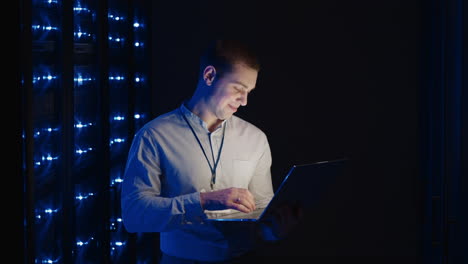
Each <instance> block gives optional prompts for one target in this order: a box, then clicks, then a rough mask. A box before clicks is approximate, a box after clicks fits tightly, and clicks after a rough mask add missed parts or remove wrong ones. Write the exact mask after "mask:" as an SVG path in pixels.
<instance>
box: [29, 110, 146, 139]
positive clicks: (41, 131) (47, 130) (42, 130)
mask: <svg viewBox="0 0 468 264" xmlns="http://www.w3.org/2000/svg"><path fill="white" fill-rule="evenodd" d="M143 117H144V114H134V115H133V118H134V119H137V120H138V119H141V118H143ZM111 120H113V121H124V120H125V116H122V115H115V116H113V117H112V118H111ZM93 125H94V124H93V123H91V122H88V123H82V122H77V123H75V125H74V127H75V128H77V129H83V128H89V127H91V126H93ZM59 131H60V128H57V127H50V126H47V127H44V128H36V129H35V131H34V137H35V138H37V137H40V136H42V135H50V134H52V133H55V132H59ZM23 138H24V135H23Z"/></svg>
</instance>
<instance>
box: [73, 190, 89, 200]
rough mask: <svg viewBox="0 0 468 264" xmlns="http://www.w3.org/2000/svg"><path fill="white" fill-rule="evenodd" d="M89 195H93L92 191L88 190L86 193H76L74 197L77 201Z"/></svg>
mask: <svg viewBox="0 0 468 264" xmlns="http://www.w3.org/2000/svg"><path fill="white" fill-rule="evenodd" d="M91 196H94V193H92V192H90V193H87V194H78V195H76V196H75V199H76V200H79V201H82V200H86V199H88V198H89V197H91Z"/></svg>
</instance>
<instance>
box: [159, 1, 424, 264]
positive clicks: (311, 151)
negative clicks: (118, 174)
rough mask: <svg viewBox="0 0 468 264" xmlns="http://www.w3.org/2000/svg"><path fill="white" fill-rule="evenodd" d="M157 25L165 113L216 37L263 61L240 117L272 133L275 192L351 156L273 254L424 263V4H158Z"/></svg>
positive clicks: (190, 82) (185, 92) (186, 92)
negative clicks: (242, 43)
mask: <svg viewBox="0 0 468 264" xmlns="http://www.w3.org/2000/svg"><path fill="white" fill-rule="evenodd" d="M152 26H153V29H154V31H153V48H154V49H153V65H152V67H153V72H154V76H153V79H154V82H153V85H154V98H153V99H154V101H155V107H154V109H153V113H154V115H158V114H161V113H164V112H166V111H169V110H172V109H173V108H174V107H177V106H178V105H179V104H180V103H181V101H182V100H183V99H186V98H188V97H190V96H191V94H192V92H193V91H194V88H195V84H196V77H197V74H198V68H197V67H198V65H197V63H198V61H197V59H198V57H197V56H198V51H199V47H201V46H202V45H203V44H204V42H205V41H206V38H207V37H210V36H211V35H213V34H214V35H219V34H220V35H231V34H234V35H237V36H239V37H242V38H247V39H250V40H252V41H253V42H254V43H255V44H256V45H257V46H258V48H259V50H260V52H261V55H262V57H263V69H262V71H261V72H260V75H259V79H258V83H257V89H256V90H255V91H254V92H253V93H252V94H251V96H250V97H249V104H248V106H247V107H245V108H244V109H242V110H241V111H240V112H238V115H239V116H241V117H243V118H245V119H246V120H249V121H251V122H252V123H254V124H255V125H257V126H258V127H260V128H261V129H263V130H264V131H265V132H266V133H267V135H268V138H269V141H270V145H271V149H272V155H273V167H272V173H273V177H274V183H275V187H277V185H278V184H279V183H280V181H281V180H282V179H283V177H284V175H285V173H286V172H287V171H288V170H289V168H290V166H291V165H293V164H298V163H307V162H312V161H318V160H324V159H334V158H339V157H343V156H346V157H349V158H350V161H351V162H350V166H349V170H348V173H346V175H345V177H342V178H341V179H340V181H339V182H338V183H337V185H336V189H334V191H333V192H332V193H330V197H325V198H324V205H323V206H322V207H321V208H319V209H317V211H316V212H314V213H313V214H311V215H310V216H308V217H310V218H308V222H307V225H305V226H304V227H303V229H301V231H300V232H297V233H296V234H295V235H293V236H292V237H291V238H290V239H289V240H286V241H284V242H282V243H279V244H277V245H271V246H269V247H267V248H266V249H265V254H269V255H308V256H317V255H338V256H341V255H372V256H373V255H390V256H402V255H411V256H420V255H421V254H422V252H421V250H422V249H421V243H422V242H421V229H422V212H421V210H422V200H421V188H422V186H421V184H420V182H421V178H420V175H419V167H418V166H419V159H420V157H419V138H418V136H419V109H420V102H419V94H420V77H421V76H420V74H421V73H420V67H421V65H420V61H421V45H422V44H423V43H422V36H421V32H422V25H421V6H420V3H419V1H403V0H392V1H370V0H365V1H344V0H341V1H340V0H332V1H330V0H327V1H325V0H321V1H313V2H312V3H311V2H309V1H281V3H274V2H273V1H246V2H242V1H229V2H226V1H186V2H184V3H181V2H177V1H158V2H156V3H155V4H154V6H153V25H152ZM414 260H415V262H413V263H416V261H417V260H419V257H415V258H414Z"/></svg>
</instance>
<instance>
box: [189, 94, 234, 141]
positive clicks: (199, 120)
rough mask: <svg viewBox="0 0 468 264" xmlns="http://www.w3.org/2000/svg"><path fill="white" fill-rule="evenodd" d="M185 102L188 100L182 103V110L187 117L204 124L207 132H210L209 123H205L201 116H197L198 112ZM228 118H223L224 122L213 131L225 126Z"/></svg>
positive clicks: (201, 124)
mask: <svg viewBox="0 0 468 264" xmlns="http://www.w3.org/2000/svg"><path fill="white" fill-rule="evenodd" d="M185 103H186V101H184V102H183V103H182V104H181V105H180V110H181V111H182V114H183V115H185V117H187V118H188V119H189V120H191V121H192V122H194V123H196V124H198V125H200V126H202V127H203V128H204V129H205V130H206V132H207V133H210V131H209V130H208V125H207V124H206V123H205V121H203V120H202V119H201V118H200V117H199V116H197V115H196V114H194V113H192V111H190V110H189V109H188V108H187V107H186V106H185ZM226 121H227V120H223V122H222V123H221V124H219V126H218V127H217V128H216V129H215V130H214V131H213V132H212V133H215V132H216V131H218V130H219V129H220V128H222V127H223V125H224V124H225V123H226Z"/></svg>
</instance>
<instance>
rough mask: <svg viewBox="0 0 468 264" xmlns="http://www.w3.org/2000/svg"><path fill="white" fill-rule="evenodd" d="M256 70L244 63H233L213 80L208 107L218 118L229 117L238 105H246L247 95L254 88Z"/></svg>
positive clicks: (256, 75)
mask: <svg viewBox="0 0 468 264" xmlns="http://www.w3.org/2000/svg"><path fill="white" fill-rule="evenodd" d="M257 77H258V71H257V70H255V69H252V68H250V67H248V66H246V65H244V64H235V65H234V66H233V67H232V70H231V71H230V72H226V73H224V74H223V76H222V77H219V78H218V79H217V81H215V82H213V94H212V96H211V99H210V106H211V107H210V108H211V109H212V111H213V113H214V114H215V115H216V117H217V118H218V119H220V120H225V119H228V118H230V117H231V116H232V115H233V114H234V113H235V112H236V111H237V108H239V107H240V106H246V105H247V96H248V94H249V93H250V92H251V91H252V90H253V89H254V88H255V84H256V82H257Z"/></svg>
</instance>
